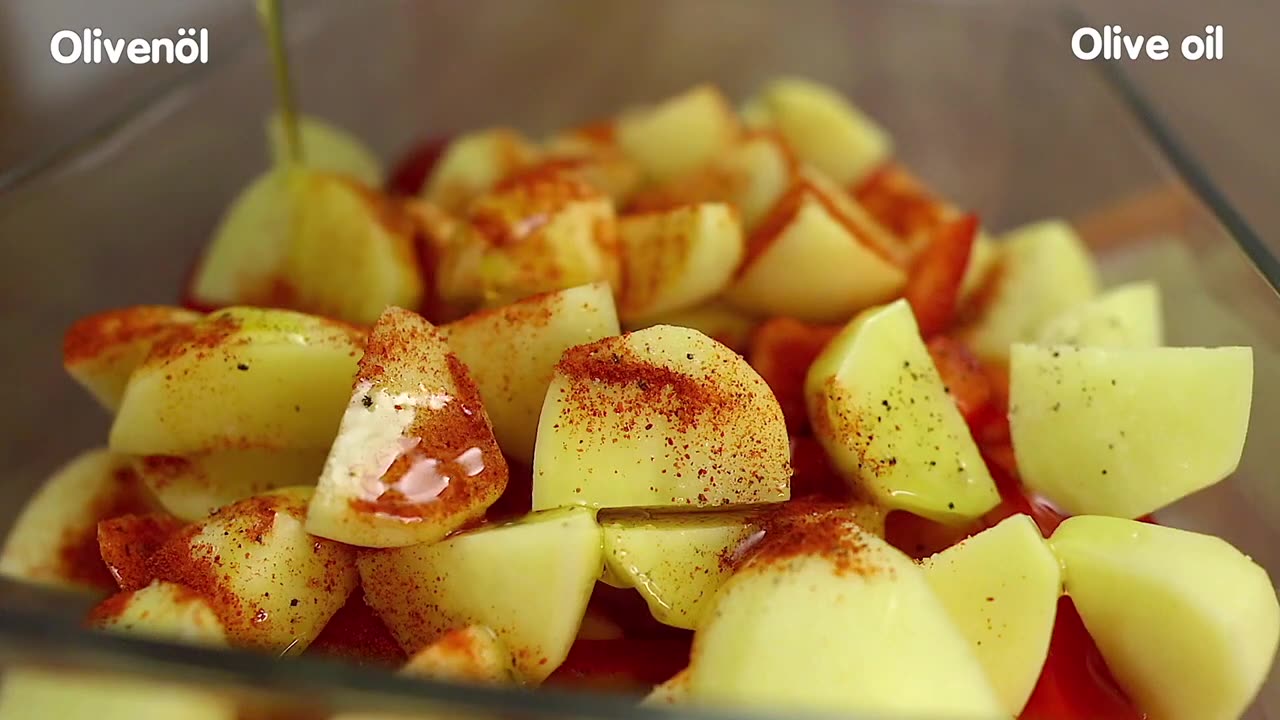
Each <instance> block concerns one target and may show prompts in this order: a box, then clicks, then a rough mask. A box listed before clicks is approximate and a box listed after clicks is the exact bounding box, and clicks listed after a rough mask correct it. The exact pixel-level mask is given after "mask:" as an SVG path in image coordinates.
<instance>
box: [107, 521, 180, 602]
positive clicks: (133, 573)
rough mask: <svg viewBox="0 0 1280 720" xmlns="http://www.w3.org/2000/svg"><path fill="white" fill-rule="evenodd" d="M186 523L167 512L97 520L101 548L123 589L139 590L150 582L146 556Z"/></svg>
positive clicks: (152, 552) (113, 574)
mask: <svg viewBox="0 0 1280 720" xmlns="http://www.w3.org/2000/svg"><path fill="white" fill-rule="evenodd" d="M182 527H183V522H182V521H181V520H178V519H177V518H175V517H171V516H169V515H166V514H164V513H149V514H146V515H121V516H119V517H115V518H110V519H107V520H103V521H102V522H100V523H98V550H99V552H100V553H101V555H102V561H103V562H104V563H106V566H107V568H108V569H109V570H110V572H111V574H112V576H114V577H115V581H116V584H117V585H119V586H120V589H121V590H137V589H140V588H143V587H146V586H147V585H148V584H150V583H151V580H152V579H153V578H152V575H151V571H150V570H149V569H148V567H147V559H148V558H150V557H151V556H152V555H153V554H154V553H155V551H156V550H157V549H159V548H160V546H161V545H163V544H164V543H165V542H166V541H167V540H168V539H169V538H170V537H172V536H173V535H174V534H175V533H177V532H178V531H179V530H181V529H182Z"/></svg>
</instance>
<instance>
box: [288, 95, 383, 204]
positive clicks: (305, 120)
mask: <svg viewBox="0 0 1280 720" xmlns="http://www.w3.org/2000/svg"><path fill="white" fill-rule="evenodd" d="M297 123H298V139H299V141H300V142H301V144H302V164H303V166H304V167H308V168H311V169H313V170H322V171H325V172H333V173H340V174H342V175H347V176H349V177H351V178H352V179H355V180H358V181H360V182H361V183H363V184H364V185H368V186H369V187H378V186H379V185H381V184H382V180H383V177H382V163H380V162H378V158H377V157H376V156H375V155H374V154H373V151H372V150H370V149H369V148H368V147H367V146H365V144H364V143H363V142H362V141H361V140H360V139H359V138H357V137H356V136H354V135H352V134H351V133H349V132H347V131H346V130H343V129H342V128H340V127H337V126H336V125H333V124H331V123H328V122H326V121H324V120H321V119H320V118H316V117H312V116H310V115H299V116H297ZM267 141H268V145H269V146H270V148H271V162H272V164H274V165H275V166H277V167H283V166H285V165H287V164H288V157H289V153H288V150H287V148H286V141H285V136H284V125H283V124H282V123H281V121H280V114H279V113H272V114H271V117H270V118H268V119H267Z"/></svg>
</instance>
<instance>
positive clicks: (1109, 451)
mask: <svg viewBox="0 0 1280 720" xmlns="http://www.w3.org/2000/svg"><path fill="white" fill-rule="evenodd" d="M1009 384H1010V389H1009V427H1010V430H1011V431H1012V435H1013V449H1014V452H1015V454H1016V456H1017V460H1018V469H1019V472H1020V474H1021V476H1022V481H1023V482H1024V483H1025V484H1026V486H1027V487H1028V488H1029V489H1030V490H1032V491H1033V492H1036V493H1039V494H1040V495H1042V496H1044V497H1045V498H1047V499H1048V500H1050V501H1051V502H1052V503H1053V504H1054V505H1056V506H1057V507H1058V508H1059V509H1061V510H1062V511H1063V512H1065V513H1067V514H1070V515H1082V514H1095V515H1114V516H1116V517H1123V518H1136V517H1140V516H1142V515H1145V514H1147V513H1150V512H1154V511H1156V510H1158V509H1160V508H1162V507H1164V506H1165V505H1168V504H1170V503H1172V502H1174V501H1175V500H1178V499H1180V498H1182V497H1185V496H1187V495H1190V494H1191V493H1193V492H1195V491H1197V490H1199V489H1201V488H1204V487H1207V486H1209V485H1212V484H1214V483H1216V482H1218V481H1219V480H1222V479H1223V478H1225V477H1226V476H1228V475H1230V474H1231V473H1232V472H1233V471H1234V470H1235V469H1236V465H1237V464H1238V463H1239V462H1240V454H1241V452H1242V451H1243V449H1244V441H1245V435H1246V434H1247V432H1248V429H1249V407H1250V404H1251V401H1252V395H1253V351H1252V349H1251V348H1247V347H1224V348H1147V349H1134V350H1108V349H1102V348H1071V347H1066V346H1060V347H1052V348H1049V347H1037V346H1032V345H1015V346H1014V347H1013V355H1012V357H1011V360H1010V367H1009Z"/></svg>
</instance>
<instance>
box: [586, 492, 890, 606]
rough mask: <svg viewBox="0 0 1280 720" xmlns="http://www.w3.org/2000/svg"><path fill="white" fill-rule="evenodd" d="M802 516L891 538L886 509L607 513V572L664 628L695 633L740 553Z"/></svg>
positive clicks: (799, 506)
mask: <svg viewBox="0 0 1280 720" xmlns="http://www.w3.org/2000/svg"><path fill="white" fill-rule="evenodd" d="M606 512H607V511H606ZM799 515H815V516H817V517H825V518H830V519H831V521H832V522H836V521H845V520H852V521H853V522H856V523H857V524H858V525H859V526H861V527H862V528H863V529H864V530H866V531H868V532H870V533H873V534H875V535H879V536H883V535H884V513H883V511H882V510H880V508H878V507H876V506H874V505H866V504H860V503H859V504H853V505H850V506H847V507H835V506H827V505H814V504H810V503H799V502H796V503H787V504H783V505H777V506H756V507H753V508H750V509H734V510H716V511H707V512H688V511H670V512H662V511H660V510H634V511H632V510H621V511H612V512H609V513H608V515H607V516H606V515H605V514H604V513H603V512H602V514H601V517H600V527H601V529H602V530H603V531H604V561H605V568H606V572H607V574H608V576H609V578H610V579H612V580H614V581H615V583H616V585H617V586H618V587H634V588H635V589H636V590H637V591H638V592H639V593H640V594H641V595H642V596H643V597H644V599H645V602H647V603H648V605H649V612H650V613H652V614H653V617H654V618H656V619H657V620H658V621H659V622H662V623H665V624H667V625H673V626H675V627H681V628H688V629H696V628H697V627H698V625H699V623H700V622H701V620H702V618H703V616H704V614H705V613H706V611H707V609H708V608H709V607H710V606H711V601H712V598H713V597H714V596H715V592H716V589H717V588H719V587H720V585H722V584H723V583H724V581H725V580H727V579H729V576H730V575H732V574H733V571H734V570H735V569H736V567H737V565H738V563H739V560H740V559H741V558H740V557H739V556H740V554H741V553H740V551H745V550H746V549H749V547H750V546H751V545H753V544H755V543H757V542H759V541H760V539H761V538H762V537H766V538H767V537H768V534H769V532H770V528H775V527H779V526H780V525H782V524H784V523H787V522H789V521H790V522H794V518H795V517H797V516H799Z"/></svg>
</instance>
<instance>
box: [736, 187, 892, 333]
mask: <svg viewBox="0 0 1280 720" xmlns="http://www.w3.org/2000/svg"><path fill="white" fill-rule="evenodd" d="M896 247H897V243H896V242H895V241H894V240H893V238H892V237H891V236H889V235H888V233H887V231H885V230H884V229H883V228H881V227H880V226H879V225H878V224H877V223H876V222H875V221H874V220H872V219H871V217H870V216H869V215H867V214H866V212H865V211H863V210H862V209H861V208H860V207H858V206H857V204H856V203H854V202H853V200H852V199H850V198H848V197H846V196H845V194H844V193H843V192H842V191H841V190H840V189H839V188H838V187H834V186H832V185H831V183H830V181H829V180H826V179H824V178H822V177H821V176H820V175H818V174H817V173H813V172H808V173H804V174H802V175H801V177H800V179H799V180H797V181H796V183H794V184H793V185H792V187H791V188H790V189H789V190H788V191H787V193H786V195H784V196H783V197H782V199H780V200H779V201H778V202H777V204H775V205H774V207H773V209H772V210H771V211H770V213H769V215H768V216H767V217H766V218H764V219H763V220H762V221H761V222H760V224H759V225H758V226H757V227H756V229H755V230H754V231H753V232H752V234H751V237H750V238H748V240H747V253H746V259H745V260H744V262H743V264H742V267H741V268H740V270H739V271H738V275H737V277H736V278H735V279H734V282H733V284H732V285H731V286H730V288H729V290H728V292H727V293H726V296H725V297H726V299H728V300H729V301H730V302H731V303H732V304H734V305H736V306H737V307H739V308H741V309H743V310H746V311H749V312H751V313H754V314H756V315H759V316H764V317H767V316H774V315H783V316H787V317H794V318H796V319H799V320H804V321H806V322H841V321H844V320H847V319H848V318H849V317H851V316H852V315H853V314H854V313H856V312H857V311H859V310H861V309H863V308H866V307H868V306H871V305H874V304H876V303H881V302H885V301H886V300H889V299H890V298H892V297H894V296H895V295H897V294H899V293H900V292H901V290H902V288H903V286H904V285H905V284H906V279H907V276H906V272H905V271H904V270H903V265H902V263H904V262H905V258H904V257H897V256H896V255H895V253H896V252H900V251H897V250H895V248H896Z"/></svg>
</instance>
